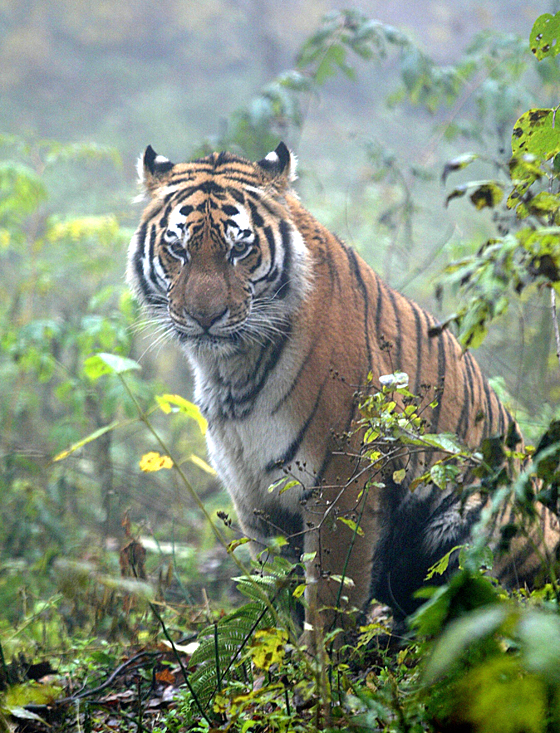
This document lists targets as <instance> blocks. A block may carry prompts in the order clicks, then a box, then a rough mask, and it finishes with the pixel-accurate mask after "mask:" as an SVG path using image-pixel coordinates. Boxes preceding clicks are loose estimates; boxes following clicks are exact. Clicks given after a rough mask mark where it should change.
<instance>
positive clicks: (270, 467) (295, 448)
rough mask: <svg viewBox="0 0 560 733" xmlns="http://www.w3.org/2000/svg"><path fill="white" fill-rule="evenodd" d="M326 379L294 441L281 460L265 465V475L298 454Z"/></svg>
mask: <svg viewBox="0 0 560 733" xmlns="http://www.w3.org/2000/svg"><path fill="white" fill-rule="evenodd" d="M328 378H329V377H328V376H327V378H326V379H325V380H324V381H323V384H322V385H321V386H320V387H319V392H318V394H317V397H316V398H315V403H314V404H313V407H312V409H311V412H310V413H309V415H308V416H307V418H306V420H305V422H304V423H303V425H302V426H301V428H300V430H299V432H298V434H297V435H296V438H295V440H293V441H292V442H291V443H290V445H289V446H288V448H287V450H286V451H285V452H284V454H283V455H282V457H281V458H279V459H277V460H276V461H270V463H268V464H267V465H266V467H265V471H266V472H267V473H270V472H271V471H274V469H276V468H278V467H279V466H286V465H287V464H289V463H290V462H291V461H293V459H294V458H295V456H296V453H297V452H298V450H299V448H300V446H301V444H302V442H303V439H304V438H305V434H306V432H307V430H308V428H309V426H310V425H311V423H312V421H313V418H314V417H315V415H316V413H317V410H318V408H319V403H320V401H321V395H322V394H323V390H324V388H325V384H326V382H327V379H328Z"/></svg>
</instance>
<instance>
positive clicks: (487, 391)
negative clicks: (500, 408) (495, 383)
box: [482, 377, 496, 438]
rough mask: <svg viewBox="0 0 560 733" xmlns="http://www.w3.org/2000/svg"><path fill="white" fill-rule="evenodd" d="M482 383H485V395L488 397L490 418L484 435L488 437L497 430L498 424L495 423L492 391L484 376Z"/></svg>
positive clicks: (487, 403) (487, 404) (487, 407)
mask: <svg viewBox="0 0 560 733" xmlns="http://www.w3.org/2000/svg"><path fill="white" fill-rule="evenodd" d="M482 384H483V385H484V396H485V397H486V409H487V413H488V420H487V421H486V424H485V426H484V428H485V429H484V437H485V438H487V437H488V436H489V435H490V434H492V433H493V432H494V431H495V430H496V426H495V425H494V410H493V409H492V391H491V389H490V385H489V384H488V382H487V381H486V379H484V377H483V378H482Z"/></svg>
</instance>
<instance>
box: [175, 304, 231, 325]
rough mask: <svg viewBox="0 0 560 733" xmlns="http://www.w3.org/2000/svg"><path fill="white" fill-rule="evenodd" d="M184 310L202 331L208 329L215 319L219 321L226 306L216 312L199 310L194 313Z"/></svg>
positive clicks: (224, 312)
mask: <svg viewBox="0 0 560 733" xmlns="http://www.w3.org/2000/svg"><path fill="white" fill-rule="evenodd" d="M185 312H186V314H187V315H188V316H189V318H192V319H193V320H194V321H196V322H197V323H198V325H199V326H200V327H201V328H202V329H203V330H204V331H209V330H210V329H211V328H212V326H213V325H214V324H215V323H216V322H217V321H219V320H220V319H221V318H223V317H224V316H225V315H226V313H227V308H224V309H223V310H221V311H220V312H216V311H215V310H211V311H202V310H199V311H196V312H195V313H190V312H189V311H185Z"/></svg>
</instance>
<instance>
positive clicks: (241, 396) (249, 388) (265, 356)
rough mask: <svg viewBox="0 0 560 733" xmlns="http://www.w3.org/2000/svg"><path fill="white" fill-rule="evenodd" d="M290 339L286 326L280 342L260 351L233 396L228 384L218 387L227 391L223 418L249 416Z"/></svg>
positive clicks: (288, 326) (289, 327) (289, 330)
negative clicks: (248, 375)
mask: <svg viewBox="0 0 560 733" xmlns="http://www.w3.org/2000/svg"><path fill="white" fill-rule="evenodd" d="M290 337H291V326H290V325H289V324H287V326H286V330H285V332H284V334H283V335H282V338H281V339H280V340H276V341H274V342H272V343H269V344H268V345H267V346H265V347H263V348H262V349H261V353H260V355H259V358H258V360H257V363H256V365H255V367H254V369H252V371H251V374H250V379H249V380H248V381H247V382H246V383H245V385H244V387H243V388H240V387H237V388H236V393H235V394H234V393H233V392H232V389H231V385H229V384H228V383H226V382H222V384H220V385H218V386H220V388H221V389H222V391H224V392H226V391H229V394H228V396H227V397H226V398H225V400H224V403H225V404H224V406H225V405H227V408H228V409H227V412H225V411H224V417H235V418H236V419H243V418H246V417H248V416H249V415H250V414H251V412H252V410H253V407H254V403H255V400H256V398H257V397H258V395H259V393H260V392H261V391H262V389H263V387H264V385H265V384H266V382H267V380H268V378H269V376H270V375H271V373H272V372H273V371H274V369H275V368H276V366H277V365H278V362H279V361H280V358H281V356H282V353H283V351H284V348H285V347H286V344H287V342H288V341H289V339H290Z"/></svg>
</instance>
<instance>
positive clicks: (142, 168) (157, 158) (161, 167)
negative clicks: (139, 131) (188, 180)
mask: <svg viewBox="0 0 560 733" xmlns="http://www.w3.org/2000/svg"><path fill="white" fill-rule="evenodd" d="M137 167H138V178H139V180H140V184H141V185H142V187H143V188H144V190H145V191H147V192H148V193H150V194H152V195H153V193H154V192H155V191H156V190H157V189H158V188H159V187H160V186H161V185H163V184H164V183H165V182H166V181H167V180H168V178H169V172H170V171H171V169H172V168H173V163H172V162H171V161H170V160H169V159H168V158H165V157H164V156H163V155H158V154H157V153H156V151H155V150H154V149H153V148H152V146H151V145H148V147H147V148H146V150H144V153H143V155H141V156H140V157H139V158H138V166H137Z"/></svg>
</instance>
